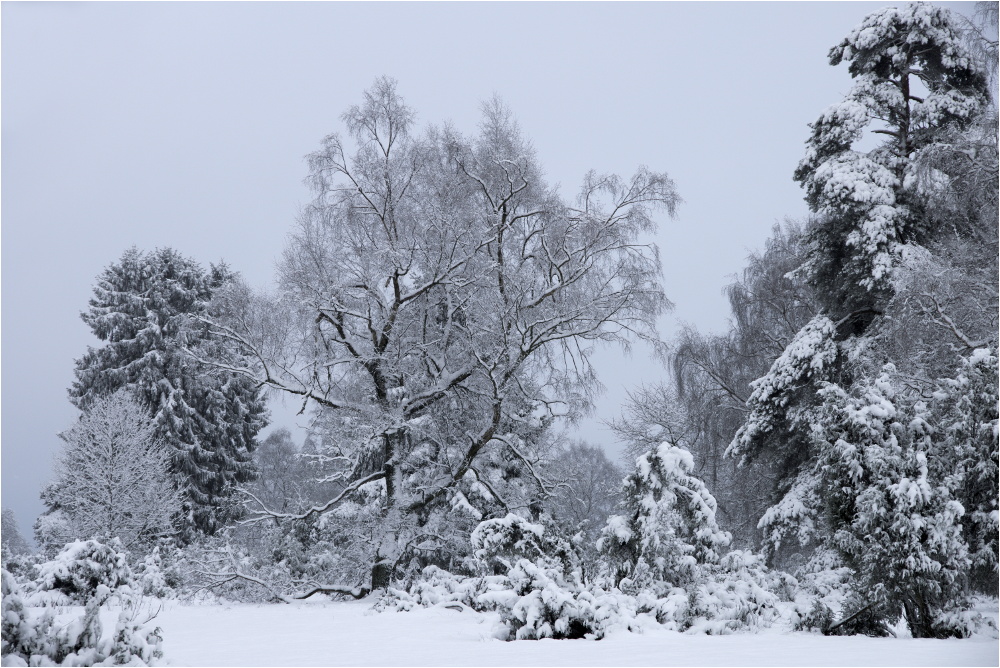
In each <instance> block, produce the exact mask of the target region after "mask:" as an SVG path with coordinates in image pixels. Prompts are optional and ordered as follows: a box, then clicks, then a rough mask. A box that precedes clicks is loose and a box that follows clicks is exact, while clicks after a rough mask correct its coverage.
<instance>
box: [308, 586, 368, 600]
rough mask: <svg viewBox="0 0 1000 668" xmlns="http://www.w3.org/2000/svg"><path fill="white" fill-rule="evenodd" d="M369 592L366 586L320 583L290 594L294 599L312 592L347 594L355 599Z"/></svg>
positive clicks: (309, 594)
mask: <svg viewBox="0 0 1000 668" xmlns="http://www.w3.org/2000/svg"><path fill="white" fill-rule="evenodd" d="M370 593H371V589H369V588H368V587H345V586H344V585H320V586H318V587H313V588H312V589H311V590H310V591H307V592H305V593H304V594H295V595H293V596H292V598H294V599H298V600H302V599H306V598H309V597H310V596H312V595H314V594H347V595H348V596H353V597H354V598H356V599H360V598H364V597H365V596H367V595H368V594H370Z"/></svg>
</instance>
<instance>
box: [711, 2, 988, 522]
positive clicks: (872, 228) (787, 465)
mask: <svg viewBox="0 0 1000 668" xmlns="http://www.w3.org/2000/svg"><path fill="white" fill-rule="evenodd" d="M830 62H831V63H832V64H833V65H837V64H840V63H841V62H847V63H849V64H850V67H849V69H850V73H851V75H852V76H853V77H854V80H855V84H854V86H853V88H852V89H851V91H850V92H849V94H848V95H847V97H846V98H845V100H843V101H842V102H840V103H838V104H835V105H833V106H831V107H830V108H828V109H827V110H826V111H825V112H824V113H823V114H822V115H821V116H820V118H819V119H818V120H817V121H816V122H815V123H814V124H813V125H812V136H811V137H810V138H809V140H808V141H807V151H806V155H805V157H804V159H803V160H802V162H801V163H800V164H799V167H798V169H797V171H796V173H795V178H796V180H798V181H800V182H801V183H802V184H803V186H804V187H805V189H806V192H807V200H808V202H809V204H810V206H811V208H812V209H813V210H814V211H815V212H816V214H817V216H816V218H815V219H814V220H813V221H812V223H811V227H810V229H809V231H808V233H807V234H808V242H809V250H808V254H807V259H806V262H805V263H804V264H803V266H802V268H801V269H800V270H799V272H798V273H799V275H800V276H801V277H803V278H805V279H806V281H807V282H808V283H809V284H811V285H812V287H813V288H814V290H815V294H816V296H817V298H818V299H819V301H820V302H821V305H822V307H823V311H822V312H821V313H819V314H817V315H816V316H815V317H814V318H813V320H811V321H810V322H809V323H808V324H807V325H806V326H805V327H803V329H802V330H801V331H800V332H799V334H797V335H796V336H795V337H794V339H793V340H792V342H791V343H790V344H789V345H788V346H787V348H786V349H785V351H784V352H783V353H782V354H781V355H780V356H779V357H778V359H777V360H776V361H775V362H774V364H773V365H772V366H771V369H770V370H769V372H768V373H767V374H766V375H765V376H763V377H762V378H760V379H759V380H757V381H755V382H754V383H753V384H752V386H753V388H754V391H753V393H752V394H751V396H750V398H749V400H748V402H747V407H748V409H749V411H748V415H747V418H746V421H745V423H744V425H743V427H742V428H741V429H740V430H739V432H738V433H737V435H736V437H735V438H734V440H733V442H732V444H731V446H730V448H729V451H728V452H729V454H731V455H737V456H739V457H741V458H742V459H743V460H746V459H748V458H753V457H756V456H758V455H760V454H762V453H766V454H768V455H772V456H774V455H776V456H777V457H778V458H779V460H780V461H781V466H780V468H779V479H778V483H777V485H776V489H775V492H776V498H775V500H776V501H778V503H777V505H775V506H774V507H773V508H772V509H771V510H769V511H768V512H767V513H766V514H765V516H764V519H766V520H767V522H764V521H763V520H762V525H761V527H762V528H764V529H765V530H766V531H767V533H769V534H771V535H772V536H781V535H784V529H781V530H779V529H778V527H779V524H780V522H779V518H781V517H784V516H785V514H784V511H794V514H795V515H796V516H797V517H798V518H800V519H803V520H807V519H808V520H809V521H811V515H810V514H809V513H808V512H805V511H804V510H803V508H805V506H803V505H802V503H801V502H802V501H803V500H804V499H807V498H810V497H811V496H812V495H813V494H814V491H815V490H814V487H813V483H815V481H816V479H815V477H814V476H815V473H816V468H815V467H816V463H817V458H818V457H819V456H820V455H821V452H819V451H818V450H817V448H816V443H815V439H814V438H813V434H812V433H811V430H812V426H813V425H815V424H818V425H820V426H824V425H825V423H824V420H825V419H827V418H828V417H829V412H828V411H826V412H823V411H821V410H820V409H819V404H820V401H819V394H818V390H819V389H820V388H821V387H823V385H824V383H830V382H833V383H836V384H837V385H838V386H840V387H842V388H845V391H848V392H850V391H851V388H852V387H854V386H856V385H857V386H858V388H859V389H858V390H857V391H855V392H852V394H854V395H859V394H863V393H864V391H865V390H864V388H865V387H867V386H870V385H871V384H872V382H873V378H874V376H876V375H877V374H878V369H879V368H880V367H881V366H882V364H883V363H885V362H887V361H891V360H892V356H891V355H892V354H893V353H894V352H896V349H894V348H893V339H895V338H896V337H895V336H894V334H893V332H894V330H893V328H894V327H897V328H898V327H899V323H900V322H908V323H910V324H909V327H910V329H913V330H915V331H917V330H918V329H919V328H918V327H916V326H915V325H914V318H916V319H918V320H921V322H920V325H919V326H920V327H921V328H926V327H935V326H939V328H940V329H942V330H950V331H951V332H954V333H955V336H956V337H958V338H962V336H963V334H962V331H963V330H965V331H973V330H971V329H970V328H969V327H968V325H967V324H966V323H965V322H962V321H961V320H962V319H961V318H959V317H955V318H952V317H951V315H956V312H955V311H951V315H949V314H948V313H946V312H945V311H944V310H942V309H945V308H948V307H950V306H951V305H953V304H959V305H960V306H961V307H962V309H963V312H961V313H962V315H965V313H970V314H973V313H982V312H983V308H984V305H983V304H982V303H979V302H977V301H976V297H977V295H969V296H968V297H969V298H964V299H959V298H955V297H954V296H953V295H949V299H948V300H944V299H938V297H940V295H937V296H936V295H935V294H932V293H933V292H934V291H933V290H932V291H930V292H929V293H928V294H926V295H921V294H918V295H911V296H915V297H916V299H910V300H909V302H916V303H915V305H912V304H911V305H910V307H909V308H910V311H909V312H904V310H903V307H902V306H901V305H900V304H899V303H897V302H906V299H905V298H904V297H900V296H899V295H896V294H894V293H896V292H897V291H900V290H904V291H905V290H911V289H913V285H915V283H914V280H910V279H907V280H909V283H907V281H904V280H902V278H903V277H904V274H905V272H904V271H903V270H902V269H903V267H902V266H901V265H905V264H906V263H909V264H912V263H913V258H915V257H918V256H926V255H928V254H932V253H934V252H937V251H936V250H935V248H936V246H935V245H934V244H937V243H938V239H940V238H941V237H943V236H944V235H945V233H946V232H947V234H948V235H951V236H953V237H958V238H961V237H963V236H965V235H970V234H971V232H970V228H971V227H973V226H974V224H973V223H971V222H970V223H967V224H966V223H963V225H962V226H961V229H959V228H957V227H951V228H947V229H946V228H943V227H941V226H940V225H939V226H938V227H935V225H937V224H938V223H939V222H940V220H941V212H942V209H940V201H941V199H942V193H950V192H951V191H952V190H954V188H953V186H954V185H955V184H956V183H958V182H957V181H949V177H948V176H947V175H946V174H945V173H944V172H942V171H941V170H939V169H937V168H935V167H933V166H932V165H934V164H937V165H941V164H942V162H941V160H942V158H941V156H942V155H943V154H945V153H947V154H948V155H953V152H949V151H946V150H945V149H944V148H943V142H948V141H957V140H955V137H956V136H964V134H963V133H964V132H965V129H966V128H973V127H974V126H975V124H976V123H978V122H979V120H980V119H981V117H982V113H983V111H984V110H985V109H986V108H987V105H988V104H989V102H988V101H989V96H988V91H987V88H986V83H985V82H986V75H985V71H986V68H985V67H984V66H983V65H982V64H981V63H979V62H977V61H976V60H975V58H974V57H973V56H972V55H971V51H970V50H969V49H968V48H967V46H966V44H965V43H964V42H963V39H962V35H961V31H960V30H959V29H958V28H957V27H956V26H955V24H954V20H953V18H952V17H951V15H950V14H949V13H948V11H947V10H944V9H940V8H937V7H933V6H931V5H928V4H916V5H908V6H905V7H901V8H895V7H889V8H885V9H882V10H879V11H877V12H875V13H873V14H871V15H869V16H868V17H866V18H865V19H864V20H863V21H862V22H861V23H860V24H859V26H858V27H856V28H855V29H854V30H853V31H852V32H851V33H850V35H848V37H847V38H846V39H845V40H844V41H843V42H841V43H840V44H839V45H837V46H836V47H834V48H833V49H832V50H831V52H830ZM869 131H870V132H871V133H873V134H876V135H883V136H886V137H888V139H887V140H886V141H885V142H884V143H882V144H881V145H879V146H877V147H876V148H875V149H873V150H871V151H868V152H861V151H859V150H857V148H856V144H857V143H858V142H859V141H860V140H862V138H863V137H864V136H865V134H866V132H869ZM993 155H995V152H994V153H993ZM984 156H985V157H987V158H988V157H989V152H987V153H985V154H984ZM966 157H968V156H966ZM973 163H975V164H976V165H977V166H976V167H975V168H974V169H973V171H976V170H978V173H977V174H976V175H970V174H969V173H968V171H969V170H968V169H967V170H965V172H962V173H963V174H964V175H963V176H962V183H961V184H959V185H961V187H962V189H967V185H968V184H969V183H986V180H983V178H984V177H985V176H988V174H989V170H990V166H989V160H986V161H985V163H982V164H980V163H976V161H975V160H973ZM993 164H994V165H995V160H994V161H993ZM935 170H936V171H935ZM952 172H953V173H955V174H959V173H960V172H961V170H952ZM931 173H932V176H933V178H929V177H928V174H931ZM992 174H993V176H992V177H991V178H992V184H991V185H990V187H991V188H993V189H994V190H995V180H996V176H995V174H996V170H995V167H994V168H993V172H992ZM963 184H964V185H963ZM948 198H950V199H954V197H951V195H950V194H949V195H948ZM985 200H986V201H989V200H993V201H995V197H992V196H989V195H987V196H986V197H985ZM967 201H977V202H981V201H984V198H982V197H979V198H976V197H973V198H971V199H968V200H967ZM965 208H966V209H969V208H970V207H967V206H966V207H965ZM971 208H975V207H971ZM954 219H955V220H957V218H954ZM994 219H995V215H994ZM975 232H976V234H978V235H982V234H983V231H981V230H975ZM985 236H986V237H991V238H993V239H995V237H996V233H995V226H992V224H991V227H990V228H989V229H988V230H986V231H985ZM969 238H970V239H971V238H973V237H971V236H970V237H969ZM993 243H994V244H995V241H994V242H993ZM920 244H928V248H930V249H931V250H928V249H927V248H924V247H922V246H921V245H920ZM946 264H947V263H946ZM908 271H909V270H908ZM910 273H911V274H912V273H913V272H912V271H910ZM925 273H926V272H925ZM952 273H955V272H954V271H953V272H952ZM927 278H930V277H927ZM952 282H953V283H954V284H955V285H956V286H959V287H957V288H956V289H957V290H958V291H962V290H964V287H963V286H965V285H966V284H967V283H969V281H968V280H966V279H965V278H964V277H963V278H962V279H961V281H959V280H958V279H956V280H955V281H952ZM984 282H985V283H987V284H992V285H993V286H995V272H994V273H993V275H992V276H991V277H990V278H989V280H986V281H984ZM988 287H989V286H988ZM990 292H992V293H994V294H995V292H996V289H995V287H992V289H984V290H983V291H982V293H983V294H988V293H990ZM936 299H937V301H935V300H936ZM909 302H907V303H909ZM889 307H891V308H892V309H894V310H893V311H892V312H891V313H890V312H889V311H888V310H887V309H888V308H889ZM986 308H988V307H986ZM993 310H994V311H995V307H994V309H993ZM986 312H989V311H986ZM914 313H916V315H914ZM887 314H888V315H887ZM900 315H906V316H908V317H910V320H908V321H904V319H902V318H900V317H899V316H900ZM882 316H884V317H882ZM890 316H892V317H890ZM994 322H995V321H994ZM928 323H930V324H928ZM986 329H988V328H986ZM993 329H995V324H994V325H993ZM980 331H984V328H983V327H980V326H978V324H977V327H976V328H975V333H979V332H980ZM948 335H949V336H951V333H950V332H949V334H948ZM974 335H975V334H974ZM924 338H925V339H926V337H924ZM914 344H915V345H917V346H918V347H919V346H921V345H922V346H924V347H925V348H926V347H927V343H921V341H915V342H914ZM969 344H971V345H973V346H978V345H983V344H982V343H981V342H976V343H972V342H971V340H969V339H967V338H966V341H965V342H964V343H963V345H969ZM933 345H937V344H936V343H934V344H933ZM941 348H942V349H943V350H945V351H946V350H947V346H946V345H945V344H943V343H942V344H941ZM969 350H970V351H971V348H969ZM907 356H908V357H909V358H910V359H921V360H923V359H926V358H928V357H930V356H931V355H928V354H926V353H925V352H922V351H920V350H910V351H908V353H907ZM945 356H946V355H945ZM936 357H938V358H940V357H944V356H942V355H937V356H936ZM951 359H954V356H951ZM900 363H901V364H907V365H909V359H906V360H900ZM941 369H942V367H941V366H940V365H939V366H937V367H932V368H931V369H920V368H917V369H915V370H914V369H911V368H908V369H907V370H908V371H915V378H911V379H910V380H909V381H908V382H909V383H910V389H909V390H908V392H912V391H913V388H914V387H922V388H927V387H932V386H933V384H934V382H935V376H934V375H932V376H930V377H926V376H925V375H924V374H926V373H927V372H928V371H933V372H935V373H938V372H940V371H941ZM866 379H867V380H866ZM913 383H917V385H913ZM914 402H915V399H914V398H912V397H907V399H906V400H905V402H904V403H906V404H908V405H912V404H914ZM994 410H995V407H994ZM782 521H783V520H782ZM776 522H778V524H776ZM806 533H808V532H806Z"/></svg>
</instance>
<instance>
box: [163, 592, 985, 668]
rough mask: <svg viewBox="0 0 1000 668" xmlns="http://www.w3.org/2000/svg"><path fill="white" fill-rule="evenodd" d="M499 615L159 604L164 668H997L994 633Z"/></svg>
mask: <svg viewBox="0 0 1000 668" xmlns="http://www.w3.org/2000/svg"><path fill="white" fill-rule="evenodd" d="M496 621H497V616H496V615H495V614H492V613H491V614H480V613H476V612H472V611H470V610H466V611H464V612H457V611H455V610H451V609H447V608H443V607H432V608H417V609H414V610H412V611H410V612H382V613H374V612H372V611H371V602H370V601H352V602H324V601H315V602H312V601H307V602H302V603H295V604H292V605H279V604H274V605H185V604H181V603H178V602H176V601H169V602H166V603H165V604H164V607H163V609H162V610H161V612H160V614H159V616H157V617H156V618H155V619H154V620H153V621H152V622H150V626H154V625H155V626H160V627H161V628H162V629H163V636H164V642H163V650H164V662H165V663H166V664H167V665H172V666H431V665H434V666H763V665H771V666H867V665H878V666H996V665H997V664H998V642H997V640H996V639H991V638H983V637H975V638H972V639H969V640H954V639H952V640H913V639H909V638H901V639H896V638H867V637H824V636H821V635H818V634H810V633H782V632H780V631H773V630H771V631H765V632H763V633H760V634H755V635H750V634H738V635H728V636H706V635H686V634H682V633H676V632H671V631H666V630H664V629H662V628H657V627H655V626H652V627H649V628H647V629H646V630H645V632H644V633H641V634H638V633H628V632H625V631H614V632H611V633H609V635H608V637H607V638H605V639H604V640H601V641H596V642H595V641H591V640H537V641H531V640H522V641H515V642H503V641H501V640H497V639H495V638H494V637H493V629H494V626H495V624H496Z"/></svg>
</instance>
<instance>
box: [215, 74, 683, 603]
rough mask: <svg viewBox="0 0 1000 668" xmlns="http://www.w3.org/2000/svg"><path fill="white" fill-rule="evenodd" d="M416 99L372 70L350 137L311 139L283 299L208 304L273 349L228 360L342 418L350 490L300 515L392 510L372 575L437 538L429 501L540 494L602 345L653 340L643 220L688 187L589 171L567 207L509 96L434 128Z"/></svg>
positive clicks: (240, 294) (659, 296) (477, 510)
mask: <svg viewBox="0 0 1000 668" xmlns="http://www.w3.org/2000/svg"><path fill="white" fill-rule="evenodd" d="M413 118H414V113H413V112H412V111H411V110H410V109H409V108H408V107H407V106H406V105H405V104H404V102H403V100H402V99H401V98H400V96H399V95H398V94H397V92H396V84H395V82H393V81H391V80H389V79H380V80H378V81H376V83H375V85H374V86H373V87H372V89H371V90H369V91H368V92H366V93H365V99H364V102H363V104H361V105H359V106H355V107H352V108H351V109H349V110H348V111H347V112H346V113H345V114H344V116H343V121H344V123H345V125H346V127H347V131H348V135H349V137H350V138H351V139H352V140H353V151H352V150H351V148H349V146H348V143H347V142H346V141H345V140H344V139H343V138H342V137H340V136H339V135H331V136H329V137H327V138H326V139H325V140H324V142H323V145H322V147H321V149H320V150H319V151H317V152H316V153H314V154H312V155H311V156H310V158H309V164H310V168H311V171H310V176H309V182H310V183H311V185H312V186H313V188H314V191H315V193H316V197H315V199H314V200H313V201H312V202H311V203H310V204H309V206H308V207H306V209H305V210H304V211H303V213H302V215H301V218H300V220H299V223H298V226H297V228H296V230H295V231H294V233H293V234H292V236H291V239H290V242H289V245H288V247H287V249H286V251H285V255H284V260H283V262H282V264H281V287H282V292H281V294H280V296H278V297H274V298H267V297H264V296H261V295H255V294H252V293H251V292H250V291H249V290H245V289H244V290H242V291H240V290H234V291H231V293H230V295H229V297H230V304H229V305H228V309H227V310H228V314H229V316H228V317H227V318H220V319H216V320H215V321H213V326H214V327H215V329H216V331H218V332H219V333H220V334H221V335H223V336H225V337H227V338H228V339H230V340H231V341H232V342H234V343H236V344H237V346H238V349H239V350H241V351H242V352H244V353H248V354H249V355H250V356H252V357H253V358H254V359H255V360H256V364H255V365H253V366H249V367H248V366H246V365H240V364H235V363H234V364H233V365H232V367H231V369H230V370H232V371H236V372H239V373H241V374H244V375H246V376H249V377H252V378H254V379H256V380H257V382H259V383H261V384H262V385H264V386H267V387H270V388H273V389H276V390H279V391H281V392H285V393H289V394H292V395H297V396H299V397H301V398H302V400H303V408H306V407H307V406H314V407H316V408H317V411H318V412H317V415H318V416H319V418H320V419H321V420H324V421H325V422H326V424H327V427H328V428H330V429H334V430H337V431H338V438H337V439H335V442H336V445H335V448H334V450H335V452H328V455H329V456H330V461H331V462H333V463H335V466H334V473H333V474H332V476H333V477H339V478H340V480H341V481H342V482H343V483H344V484H343V487H342V489H343V491H342V492H341V493H340V494H338V495H337V496H336V497H334V498H331V499H330V500H329V501H328V502H326V503H323V504H321V505H318V506H316V507H314V508H312V509H310V510H308V511H307V512H306V513H304V514H300V515H297V516H292V515H288V516H289V517H290V518H292V517H306V516H313V515H315V514H325V513H331V512H332V511H334V510H339V515H338V516H341V517H342V516H343V513H344V512H345V508H347V506H348V504H356V503H357V502H359V501H360V502H361V505H363V506H364V507H366V508H369V509H372V508H376V509H377V513H376V515H375V516H374V517H372V518H371V520H372V521H371V522H370V523H369V525H368V526H369V527H370V529H369V530H370V531H371V532H372V533H371V534H370V540H369V541H368V544H369V545H370V547H371V555H370V559H371V563H372V564H374V568H373V570H372V574H371V578H372V582H371V584H372V585H373V586H374V587H379V586H383V585H385V584H386V583H387V582H388V579H389V578H390V576H391V571H392V570H393V568H394V567H395V566H398V565H399V564H400V563H401V560H405V559H407V558H409V556H410V555H412V554H416V553H422V552H423V553H426V552H429V551H431V552H432V551H434V550H435V549H436V547H437V546H439V545H440V544H441V542H442V540H443V538H442V536H443V534H444V533H446V527H442V526H440V525H439V523H438V520H436V519H434V518H436V517H441V516H443V515H444V514H445V513H446V511H448V510H449V509H452V508H459V509H461V510H462V511H463V512H465V513H466V514H470V515H472V516H475V515H477V514H478V515H480V516H482V515H483V514H488V513H491V512H494V511H496V512H501V511H504V510H505V509H509V508H511V507H514V506H524V505H525V504H526V503H528V500H526V499H525V498H523V496H521V497H519V496H518V495H519V494H524V493H529V492H528V491H527V490H529V489H533V491H531V492H530V493H533V494H536V495H538V494H544V493H545V490H546V489H547V482H546V481H545V480H544V478H543V477H542V475H541V474H540V472H539V470H538V467H537V464H538V457H537V455H536V454H535V451H534V446H535V445H537V444H538V442H539V436H540V434H541V433H542V432H543V431H544V429H545V428H546V427H547V425H548V424H549V423H550V422H551V421H552V420H553V419H555V418H556V417H559V416H566V417H573V416H575V415H577V414H579V413H580V412H581V411H582V410H585V409H586V407H587V405H588V403H589V400H590V398H591V396H592V394H593V392H594V390H595V388H596V387H597V382H596V378H595V375H594V372H593V369H592V367H591V365H590V361H589V358H590V353H591V351H592V348H593V345H594V344H596V343H614V344H622V345H627V344H628V342H629V340H631V339H633V338H635V337H639V338H645V339H649V340H651V341H655V340H656V332H655V320H656V317H657V315H658V314H659V313H661V312H662V311H663V309H664V308H666V307H667V306H668V302H667V300H666V298H665V297H664V295H663V292H662V289H661V287H660V284H659V260H658V256H657V253H656V250H655V248H654V247H652V246H651V245H647V244H644V243H642V242H641V236H642V235H643V234H645V233H648V232H651V231H652V230H653V229H654V227H655V223H654V219H653V217H652V212H653V211H654V210H655V209H664V210H666V211H667V212H669V213H671V214H672V213H673V210H674V207H675V206H676V204H677V203H678V201H679V198H678V196H677V194H676V192H675V190H674V186H673V183H672V182H671V181H670V179H669V178H667V176H666V175H664V174H658V173H654V172H651V171H648V170H646V169H640V170H639V171H638V172H637V173H636V174H635V176H633V177H632V178H631V179H628V180H625V179H622V178H619V177H617V176H614V175H599V174H596V173H593V172H591V173H590V174H588V175H587V176H586V178H585V180H584V184H583V187H582V189H581V192H580V195H579V197H578V200H577V202H576V204H575V205H572V206H571V205H569V204H567V203H566V202H564V201H563V200H562V199H561V198H560V197H559V195H558V194H557V193H556V192H555V191H554V190H553V189H551V188H549V187H548V186H546V184H545V183H544V181H543V180H542V177H541V169H540V167H539V165H538V163H537V161H536V159H535V156H534V152H533V150H532V148H531V146H530V144H529V143H528V141H527V140H526V139H524V138H523V137H522V136H521V133H520V131H519V129H518V127H517V124H516V122H515V121H514V119H513V117H512V115H511V113H510V111H509V110H508V109H507V108H506V107H505V106H504V105H503V104H502V103H501V102H499V101H498V100H492V101H489V102H487V103H486V104H484V106H483V120H482V123H481V126H480V132H479V134H478V135H477V136H476V137H474V138H468V137H464V136H462V135H461V134H459V133H458V132H457V131H455V130H454V129H453V128H451V127H448V126H445V127H443V128H431V129H429V130H428V131H427V132H426V133H425V134H423V135H422V136H417V135H416V134H415V133H414V130H413ZM512 478H517V480H518V481H519V482H518V484H514V485H511V484H508V483H510V481H511V479H512ZM525 481H526V482H525ZM522 483H523V484H522ZM518 490H519V491H518ZM442 511H444V512H442ZM259 514H260V516H262V517H273V516H276V515H278V516H280V515H281V513H276V512H274V511H273V509H268V508H259Z"/></svg>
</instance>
